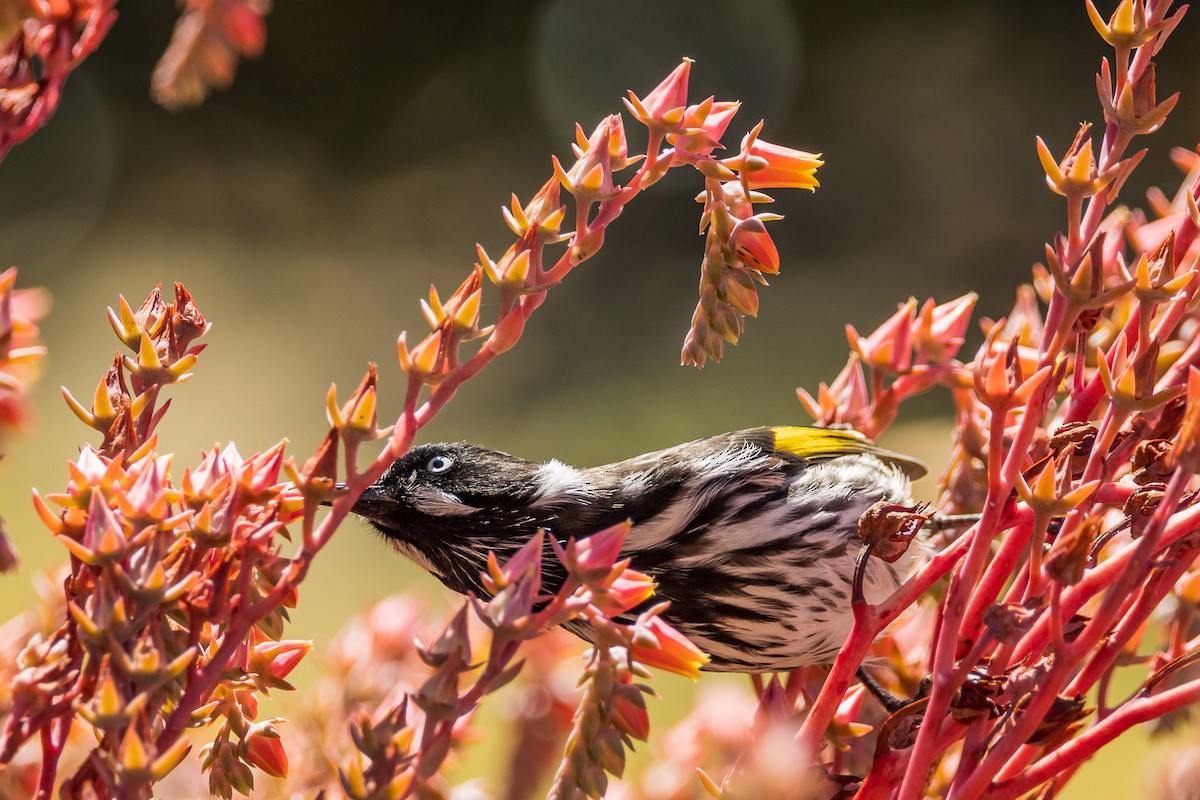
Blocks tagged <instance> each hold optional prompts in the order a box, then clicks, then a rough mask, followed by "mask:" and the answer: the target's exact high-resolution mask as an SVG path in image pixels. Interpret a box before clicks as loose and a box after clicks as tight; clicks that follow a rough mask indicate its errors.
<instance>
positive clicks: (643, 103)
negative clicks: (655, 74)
mask: <svg viewBox="0 0 1200 800" xmlns="http://www.w3.org/2000/svg"><path fill="white" fill-rule="evenodd" d="M691 71H692V60H691V59H690V58H685V59H684V60H683V61H682V62H681V63H680V64H679V66H677V67H676V68H675V69H674V70H672V71H671V74H670V75H668V76H667V77H666V78H664V79H663V81H662V83H660V84H659V85H658V86H655V87H654V88H653V89H651V90H650V93H649V94H647V95H646V96H645V97H642V98H639V97H638V96H637V95H635V94H634V93H633V92H632V91H630V92H629V99H627V100H626V101H625V106H626V107H627V108H628V109H629V112H630V113H631V114H633V116H634V117H635V118H636V119H637V121H638V122H640V123H642V124H643V125H645V126H646V127H647V128H650V129H651V130H658V131H660V132H663V133H667V132H671V131H676V130H678V129H679V128H680V127H681V126H682V124H683V116H684V111H685V109H686V107H687V89H688V77H689V76H690V75H691Z"/></svg>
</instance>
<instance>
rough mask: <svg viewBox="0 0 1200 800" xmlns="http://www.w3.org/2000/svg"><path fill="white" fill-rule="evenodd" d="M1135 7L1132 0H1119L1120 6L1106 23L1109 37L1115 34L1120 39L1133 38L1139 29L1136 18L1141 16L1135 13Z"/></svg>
mask: <svg viewBox="0 0 1200 800" xmlns="http://www.w3.org/2000/svg"><path fill="white" fill-rule="evenodd" d="M1135 5H1136V4H1135V2H1134V0H1121V3H1120V5H1118V6H1117V10H1116V11H1114V12H1113V15H1112V17H1111V18H1109V21H1108V29H1109V33H1110V35H1111V34H1113V33H1115V34H1117V35H1118V36H1120V37H1122V38H1129V37H1131V36H1133V34H1134V33H1135V31H1136V30H1137V28H1138V27H1139V26H1138V24H1137V23H1138V19H1137V18H1138V17H1139V16H1141V15H1140V14H1138V13H1136V11H1135ZM1143 22H1144V20H1143ZM1110 44H1112V42H1110Z"/></svg>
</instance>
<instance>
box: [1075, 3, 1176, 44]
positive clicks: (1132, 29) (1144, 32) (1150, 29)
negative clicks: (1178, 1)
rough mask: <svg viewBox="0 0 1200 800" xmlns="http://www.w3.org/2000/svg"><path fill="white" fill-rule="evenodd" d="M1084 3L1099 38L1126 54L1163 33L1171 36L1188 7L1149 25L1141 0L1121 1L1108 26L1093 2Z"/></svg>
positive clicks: (1109, 19)
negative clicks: (1170, 33)
mask: <svg viewBox="0 0 1200 800" xmlns="http://www.w3.org/2000/svg"><path fill="white" fill-rule="evenodd" d="M1085 4H1086V5H1087V13H1088V19H1090V20H1091V21H1092V27H1094V28H1095V29H1096V32H1097V33H1099V34H1100V37H1101V38H1102V39H1104V41H1106V42H1108V43H1109V44H1110V45H1112V46H1113V47H1114V48H1116V49H1117V50H1124V51H1126V52H1128V51H1129V50H1132V49H1133V48H1135V47H1141V46H1142V45H1144V44H1146V43H1147V42H1149V41H1150V40H1151V39H1153V38H1154V37H1155V36H1157V35H1158V34H1159V32H1161V31H1164V30H1166V31H1167V32H1168V33H1169V32H1170V30H1171V29H1172V28H1174V27H1175V26H1176V25H1177V24H1179V20H1180V19H1181V18H1182V16H1183V11H1184V10H1186V7H1185V8H1182V9H1180V10H1179V11H1177V12H1176V13H1175V14H1174V15H1173V16H1172V17H1170V18H1168V19H1161V20H1159V21H1158V22H1154V23H1151V24H1147V23H1148V20H1147V19H1146V9H1145V6H1144V5H1143V4H1142V2H1141V0H1121V2H1120V3H1119V4H1118V5H1117V8H1116V10H1115V11H1113V13H1112V16H1111V17H1109V18H1108V22H1107V23H1106V22H1105V21H1104V18H1103V17H1101V16H1100V12H1099V11H1097V10H1096V6H1095V5H1094V4H1093V3H1092V0H1085ZM1163 13H1165V8H1164V11H1163Z"/></svg>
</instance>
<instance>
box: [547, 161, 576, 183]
mask: <svg viewBox="0 0 1200 800" xmlns="http://www.w3.org/2000/svg"><path fill="white" fill-rule="evenodd" d="M550 164H551V166H552V167H553V168H554V177H556V178H558V182H559V183H561V184H562V186H563V188H564V189H566V190H567V191H568V192H573V191H575V184H574V183H573V182H572V181H571V178H570V176H569V175H567V171H566V170H565V169H563V165H562V163H561V162H560V161H559V160H558V156H550Z"/></svg>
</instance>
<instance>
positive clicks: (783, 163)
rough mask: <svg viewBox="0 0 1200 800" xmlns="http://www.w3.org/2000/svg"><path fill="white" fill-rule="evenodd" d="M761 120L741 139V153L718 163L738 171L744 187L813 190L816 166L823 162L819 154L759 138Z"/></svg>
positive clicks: (814, 187) (815, 183)
mask: <svg viewBox="0 0 1200 800" xmlns="http://www.w3.org/2000/svg"><path fill="white" fill-rule="evenodd" d="M762 126H763V123H762V122H759V123H758V124H757V125H755V126H754V130H752V131H750V133H748V134H746V136H745V138H744V139H742V152H741V153H739V154H738V155H736V156H734V157H733V158H728V159H725V160H724V161H722V162H721V164H723V165H724V166H726V167H729V168H730V169H732V170H734V171H735V172H737V173H738V174H739V175H740V176H741V178H742V182H743V183H745V185H746V188H747V189H749V190H753V189H808V190H809V191H815V190H816V188H817V187H818V186H820V185H821V184H820V182H819V181H818V180H817V177H816V172H817V167H820V166H821V165H822V164H824V163H825V162H824V161H822V160H821V154H820V153H806V152H805V151H803V150H793V149H792V148H790V147H783V146H782V145H778V144H771V143H770V142H765V141H763V140H762V139H759V138H758V133H759V131H761V130H762Z"/></svg>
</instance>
